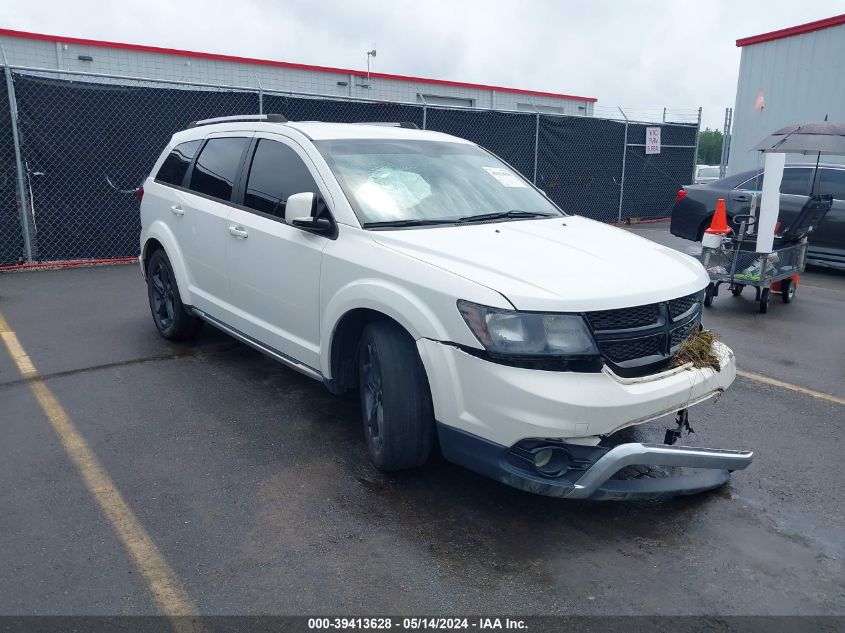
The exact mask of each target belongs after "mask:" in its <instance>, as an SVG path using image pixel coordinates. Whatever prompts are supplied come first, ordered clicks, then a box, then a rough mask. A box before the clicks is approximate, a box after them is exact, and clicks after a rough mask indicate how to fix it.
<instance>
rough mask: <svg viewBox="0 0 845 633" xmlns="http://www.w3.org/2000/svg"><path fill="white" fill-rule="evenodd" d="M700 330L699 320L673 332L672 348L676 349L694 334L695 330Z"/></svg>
mask: <svg viewBox="0 0 845 633" xmlns="http://www.w3.org/2000/svg"><path fill="white" fill-rule="evenodd" d="M696 329H698V320H697V319H696V320H695V321H690V322H689V323H687V324H686V325H682V326H681V327H679V328H677V329H675V330H672V348H673V349H674V348H676V347H677V346H678V345H680V344H681V343H683V342H684V341H685V340H686V339H687V337H689V335H690V334H692V333H693V331H694V330H696Z"/></svg>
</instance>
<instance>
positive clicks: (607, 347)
mask: <svg viewBox="0 0 845 633" xmlns="http://www.w3.org/2000/svg"><path fill="white" fill-rule="evenodd" d="M663 338H664V337H663V334H655V335H653V336H644V337H642V338H634V339H629V340H625V341H607V342H606V343H604V344H603V345H602V347H601V349H602V352H603V353H604V355H605V356H606V357H607V358H608V359H609V360H611V361H613V362H614V363H624V362H625V361H629V360H634V359H635V358H646V357H648V356H660V354H661V348H662V343H663Z"/></svg>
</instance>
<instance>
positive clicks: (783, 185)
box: [780, 167, 810, 196]
mask: <svg viewBox="0 0 845 633" xmlns="http://www.w3.org/2000/svg"><path fill="white" fill-rule="evenodd" d="M780 192H781V193H791V194H795V195H797V196H806V195H809V193H810V169H809V168H808V167H802V168H796V167H793V168H792V169H789V168H786V169H784V170H783V180H781V181H780Z"/></svg>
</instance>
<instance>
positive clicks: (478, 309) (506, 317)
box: [458, 300, 599, 357]
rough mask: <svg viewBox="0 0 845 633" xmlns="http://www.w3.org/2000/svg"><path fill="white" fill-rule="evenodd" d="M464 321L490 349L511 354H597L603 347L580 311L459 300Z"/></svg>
mask: <svg viewBox="0 0 845 633" xmlns="http://www.w3.org/2000/svg"><path fill="white" fill-rule="evenodd" d="M458 310H460V312H461V315H462V316H463V317H464V321H466V324H467V325H468V326H469V329H470V330H472V333H473V334H475V336H476V338H477V339H478V340H479V342H480V343H481V344H482V345H483V346H484V349H486V350H487V351H488V352H491V353H494V354H502V355H508V356H535V357H549V356H556V357H595V356H598V354H599V351H598V349H597V348H596V343H595V341H594V340H593V336H592V334H590V330H589V329H588V328H587V324H586V323H584V319H583V318H582V317H581V316H579V315H577V314H543V313H540V312H518V311H515V310H501V309H499V308H490V307H487V306H482V305H478V304H477V303H470V302H469V301H464V300H459V301H458Z"/></svg>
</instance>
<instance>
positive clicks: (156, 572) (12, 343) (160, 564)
mask: <svg viewBox="0 0 845 633" xmlns="http://www.w3.org/2000/svg"><path fill="white" fill-rule="evenodd" d="M0 337H2V339H3V342H4V343H5V344H6V348H7V349H8V350H9V353H10V354H11V356H12V358H13V359H14V361H15V364H16V365H17V367H18V370H19V371H20V373H21V375H22V376H23V377H24V378H27V379H28V382H29V386H30V389H31V390H32V393H33V394H34V395H35V398H36V400H38V404H39V405H40V407H41V410H42V411H44V414H45V415H46V416H47V419H48V420H49V421H50V424H51V425H52V427H53V430H54V431H55V432H56V435H58V437H59V440H60V441H61V443H62V446H63V447H64V449H65V451H66V452H67V454H68V456H69V457H70V459H71V461H73V463H74V464H75V465H76V467H77V469H78V470H79V474H80V475H81V476H82V480H83V481H84V482H85V486H86V487H87V488H88V490H89V491H90V492H91V494H92V495H93V496H94V499H96V501H97V503H98V504H99V506H100V509H101V510H102V511H103V514H105V515H106V518H107V519H108V520H109V522H110V523H111V524H112V527H113V528H114V530H115V532H117V536H118V538H119V539H120V541H121V542H122V543H123V546H124V547H125V548H126V551H127V552H128V553H129V556H130V557H131V559H132V561H133V562H134V563H135V566H136V567H137V568H138V571H140V572H141V575H142V576H143V577H144V580H145V581H146V583H147V586H148V587H149V589H150V591H151V592H152V594H153V598H154V599H155V602H156V604H157V605H158V607H159V608H160V609H161V611H162V613H164V614H165V615H167V616H170V617H174V616H185V615H188V616H195V615H197V608H196V607H195V606H194V604H193V603H192V602H191V599H190V598H189V597H188V594H187V593H186V592H185V590H184V588H183V587H182V585H181V583H180V582H179V580H178V579H177V578H176V574H175V573H174V572H173V570H172V569H171V568H170V565H168V563H167V561H166V560H165V558H164V556H162V554H161V552H160V551H159V549H158V547H156V545H155V543H153V541H152V539H151V538H150V535H149V534H147V531H146V530H145V529H144V526H142V525H141V523H140V521H138V518H137V517H136V516H135V513H133V512H132V510H131V509H130V508H129V506H128V505H127V503H126V501H124V499H123V495H121V494H120V491H119V490H118V489H117V486H116V485H115V484H114V482H113V481H112V480H111V478H110V477H109V475H108V473H107V472H106V470H105V468H103V465H102V464H101V463H100V460H99V459H97V456H96V455H95V454H94V452H93V451H92V450H91V448H90V447H89V446H88V443H87V442H86V441H85V438H84V437H82V435H81V434H80V433H79V431H77V430H76V427H75V426H74V425H73V422H71V420H70V418H69V417H68V415H67V413H66V412H65V410H64V408H63V407H62V405H61V404H59V401H58V400H57V399H56V397H55V396H54V395H53V392H52V391H50V388H49V387H48V386H47V385H46V383H45V382H44V381H43V380H42V379H41V378H40V377H39V376H38V372H37V371H36V369H35V365H33V363H32V360H30V358H29V355H27V353H26V351H25V350H24V348H23V346H22V345H21V343H20V341H19V340H18V337H17V336H16V335H15V333H14V332H13V331H12V329H11V328H10V327H9V324H8V323H7V322H6V320H5V319H4V318H3V315H2V314H0ZM173 624H174V627H175V628H176V629H177V630H194V629H195V628H196V627H195V624H196V622H195V621H193V620H192V619H190V618H175V617H174V619H173Z"/></svg>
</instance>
